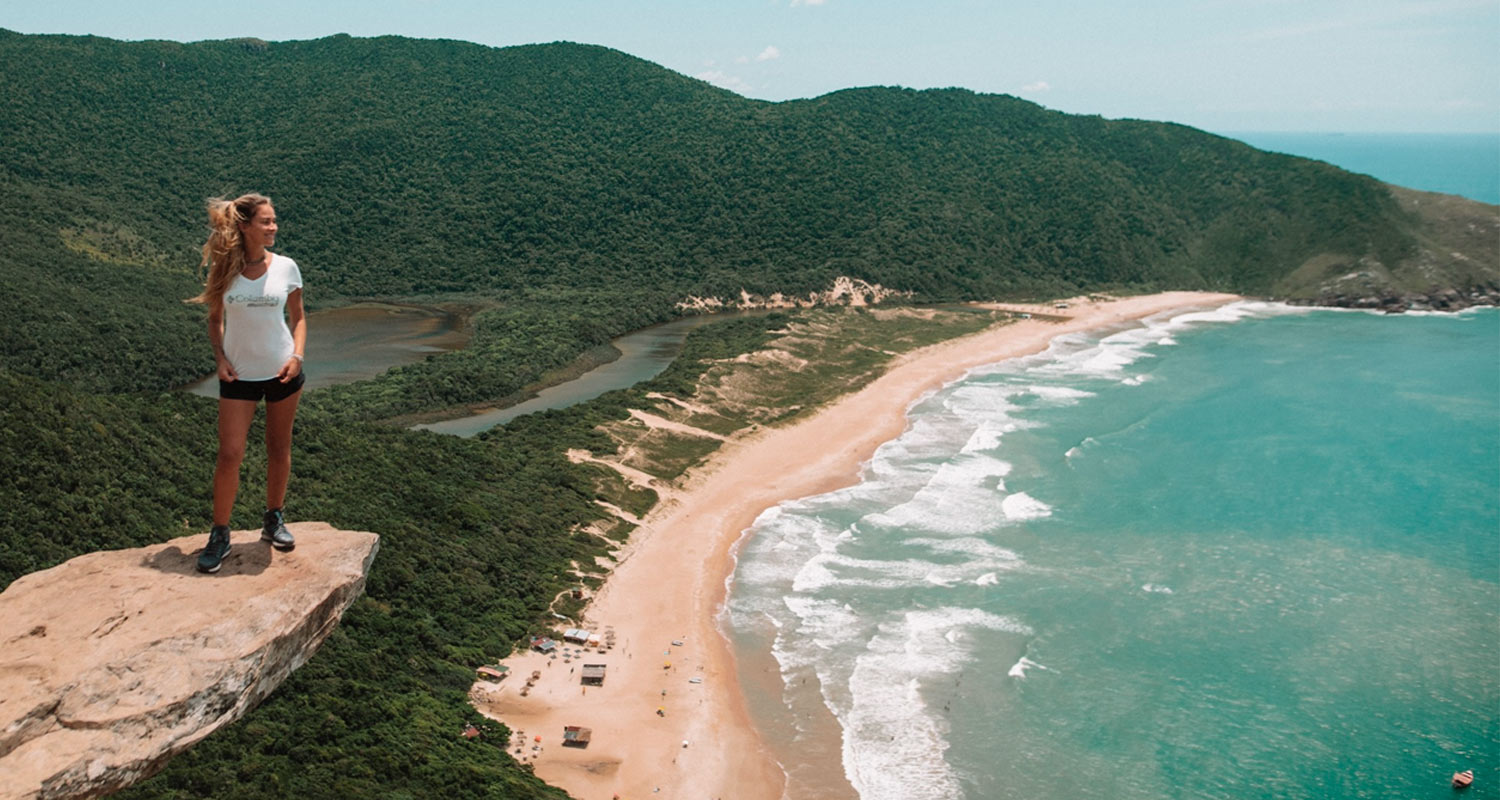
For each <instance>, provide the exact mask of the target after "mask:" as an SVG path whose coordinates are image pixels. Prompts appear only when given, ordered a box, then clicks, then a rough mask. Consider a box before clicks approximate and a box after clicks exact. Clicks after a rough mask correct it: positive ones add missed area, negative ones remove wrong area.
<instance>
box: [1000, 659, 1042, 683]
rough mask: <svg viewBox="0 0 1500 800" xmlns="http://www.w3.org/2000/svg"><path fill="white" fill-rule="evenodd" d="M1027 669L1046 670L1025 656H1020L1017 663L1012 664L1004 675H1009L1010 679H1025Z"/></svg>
mask: <svg viewBox="0 0 1500 800" xmlns="http://www.w3.org/2000/svg"><path fill="white" fill-rule="evenodd" d="M1028 669H1040V670H1045V669H1047V668H1046V667H1044V666H1042V665H1041V664H1038V663H1036V662H1035V661H1032V660H1031V659H1029V658H1027V657H1025V656H1022V657H1021V660H1020V661H1017V662H1016V663H1014V664H1012V665H1011V667H1010V671H1009V672H1007V673H1005V674H1006V675H1009V676H1010V677H1012V678H1017V679H1025V678H1026V670H1028Z"/></svg>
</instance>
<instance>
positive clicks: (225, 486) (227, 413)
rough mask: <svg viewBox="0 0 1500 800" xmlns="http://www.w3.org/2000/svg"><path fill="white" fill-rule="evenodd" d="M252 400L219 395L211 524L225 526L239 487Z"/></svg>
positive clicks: (250, 420) (252, 417) (252, 405)
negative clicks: (217, 439) (217, 454)
mask: <svg viewBox="0 0 1500 800" xmlns="http://www.w3.org/2000/svg"><path fill="white" fill-rule="evenodd" d="M255 405H256V404H255V401H254V400H230V399H228V398H224V397H221V398H219V457H218V459H217V460H216V461H215V462H214V524H215V525H228V524H229V514H230V512H231V511H232V510H233V509H234V496H235V494H236V493H237V492H239V490H240V462H241V461H243V460H244V459H245V437H247V436H249V435H250V423H251V422H252V421H254V420H255Z"/></svg>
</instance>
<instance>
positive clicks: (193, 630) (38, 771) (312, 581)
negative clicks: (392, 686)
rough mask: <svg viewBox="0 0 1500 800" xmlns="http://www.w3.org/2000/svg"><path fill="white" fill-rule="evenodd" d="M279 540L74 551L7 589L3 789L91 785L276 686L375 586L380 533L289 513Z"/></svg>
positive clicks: (190, 540)
mask: <svg viewBox="0 0 1500 800" xmlns="http://www.w3.org/2000/svg"><path fill="white" fill-rule="evenodd" d="M288 527H289V528H290V529H291V530H292V532H293V533H294V534H295V535H296V537H297V549H295V550H293V551H291V552H287V553H282V552H278V551H273V550H272V549H271V548H270V546H269V545H267V544H265V543H263V542H261V541H260V532H259V531H236V532H235V533H234V534H233V537H232V539H231V541H232V543H233V550H232V551H231V552H230V554H229V557H228V558H226V559H225V561H224V567H223V569H222V570H221V571H220V572H219V573H218V574H216V575H202V574H199V573H198V572H196V571H195V568H194V561H195V560H196V558H197V553H198V551H199V550H201V549H202V547H203V545H204V544H205V543H206V542H207V538H208V537H207V535H206V534H197V535H195V536H187V537H183V538H180V539H174V540H172V541H170V542H166V543H163V544H158V545H153V546H150V547H142V548H136V549H132V550H112V551H106V552H98V553H89V554H87V555H83V556H79V557H77V558H74V559H72V560H70V561H67V562H65V563H63V564H59V565H58V566H56V567H53V568H51V569H47V570H42V571H40V572H34V573H32V574H30V575H27V576H24V577H22V578H20V579H18V580H16V581H15V582H14V583H12V584H11V585H10V586H9V587H8V588H6V590H5V591H4V592H3V593H0V776H4V778H3V780H0V798H53V797H96V796H99V795H102V794H107V793H109V792H113V791H116V790H118V789H121V788H124V787H125V786H129V785H130V784H132V783H135V782H136V781H139V780H141V779H143V778H146V777H149V776H150V775H152V774H153V773H155V772H156V771H157V770H159V769H161V768H162V767H163V766H164V765H165V764H166V763H167V761H168V760H170V759H171V758H172V756H174V755H176V754H178V753H180V752H182V751H183V750H185V749H187V748H188V747H190V746H192V745H193V744H194V743H195V742H197V741H198V740H200V739H202V738H203V737H205V736H207V735H208V734H209V733H211V732H213V731H214V730H216V729H218V728H219V727H221V726H223V725H226V724H228V723H230V722H232V721H234V720H236V719H238V718H239V717H240V716H242V715H244V713H245V712H246V711H248V710H250V709H251V708H254V707H255V705H256V704H257V703H259V702H260V701H261V700H263V699H265V698H266V696H267V695H269V694H270V693H271V692H272V691H273V690H274V689H275V688H276V687H277V686H278V685H280V684H281V682H282V681H283V680H285V679H286V677H287V675H289V674H291V672H292V671H293V670H295V669H297V668H298V667H300V666H302V664H304V663H305V662H306V661H307V659H308V658H309V657H311V655H312V654H313V652H314V651H316V650H317V648H318V645H320V644H321V643H322V642H323V640H324V639H325V638H327V636H328V634H329V633H331V632H332V631H333V629H334V627H335V626H336V625H337V624H338V620H339V617H340V616H341V615H342V614H343V613H344V610H345V609H346V608H348V607H349V605H350V604H351V603H353V602H354V600H355V598H357V597H358V596H359V594H360V593H361V592H362V591H363V590H364V583H365V575H366V573H367V572H368V570H369V568H370V563H371V561H373V560H374V558H375V552H376V550H377V549H378V547H379V537H378V536H376V535H375V534H373V533H362V532H354V531H340V530H335V529H334V528H332V527H330V526H328V525H326V524H324V523H318V522H310V523H295V524H292V525H289V526H288Z"/></svg>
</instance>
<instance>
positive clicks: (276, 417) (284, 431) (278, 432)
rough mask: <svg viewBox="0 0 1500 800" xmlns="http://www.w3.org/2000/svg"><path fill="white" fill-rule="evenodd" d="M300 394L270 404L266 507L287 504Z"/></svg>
mask: <svg viewBox="0 0 1500 800" xmlns="http://www.w3.org/2000/svg"><path fill="white" fill-rule="evenodd" d="M301 399H302V390H301V389H298V390H297V393H296V394H293V395H292V396H290V397H286V398H283V399H281V400H277V401H276V402H274V403H271V402H267V403H266V508H268V509H276V508H281V506H282V504H284V503H285V502H286V484H287V481H288V480H289V479H290V478H291V475H292V423H293V422H294V421H296V419H297V403H298V401H300V400H301Z"/></svg>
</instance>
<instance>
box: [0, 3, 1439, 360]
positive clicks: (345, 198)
mask: <svg viewBox="0 0 1500 800" xmlns="http://www.w3.org/2000/svg"><path fill="white" fill-rule="evenodd" d="M0 80H3V82H4V85H5V86H6V102H5V103H4V104H3V105H0V130H4V131H5V135H4V136H3V137H0V198H3V199H0V204H3V205H0V215H3V218H4V219H5V227H6V230H5V237H4V243H3V244H0V270H3V273H0V274H3V275H4V277H5V278H6V281H7V283H8V284H9V285H12V286H20V287H23V288H22V291H20V292H19V293H9V294H7V296H6V298H5V299H4V300H0V313H3V315H4V318H5V319H6V320H7V322H8V323H13V324H15V325H16V327H17V328H18V329H19V331H20V332H19V335H18V336H17V343H16V347H15V349H14V350H13V351H12V352H9V353H7V354H6V355H5V356H4V359H5V361H4V363H5V364H7V365H9V366H11V367H12V368H16V369H20V370H23V371H25V372H28V373H30V374H33V375H37V376H40V377H49V376H60V375H68V376H72V377H78V378H80V379H86V375H84V374H82V373H81V372H80V371H79V370H78V369H76V365H72V364H69V363H67V362H66V360H64V358H63V357H62V356H59V355H58V353H59V351H62V352H69V351H71V352H78V351H79V347H77V346H69V345H80V344H81V346H82V348H83V349H84V350H89V349H91V348H93V347H97V346H101V345H99V344H98V342H100V341H103V342H117V343H118V344H112V345H109V346H108V347H107V348H106V349H105V350H104V351H103V352H101V353H100V355H101V356H103V358H101V359H98V360H103V361H108V362H109V363H110V364H111V369H117V370H119V371H120V372H121V373H122V375H123V373H126V372H128V371H130V370H131V369H134V368H135V365H134V364H133V363H132V362H135V361H139V362H142V367H143V368H144V369H146V370H148V371H150V372H152V373H154V374H153V375H152V376H151V378H150V379H149V380H144V381H141V380H137V381H136V382H135V383H131V384H129V385H132V386H139V387H140V388H146V387H147V386H159V385H164V384H169V383H171V382H173V381H177V380H185V379H186V378H187V377H189V376H190V375H191V374H192V373H194V372H200V373H201V372H202V371H203V367H204V366H205V362H204V360H203V358H202V356H201V355H199V356H198V357H197V358H196V360H195V361H194V362H193V363H191V364H188V363H183V358H184V356H183V354H184V353H186V352H189V351H188V350H187V349H186V348H182V347H180V346H179V345H180V343H181V342H182V341H185V340H187V339H188V338H189V337H191V336H194V335H196V331H190V330H187V327H186V326H188V325H189V324H191V323H193V322H194V321H195V320H196V319H198V317H197V316H195V312H196V311H197V310H196V309H181V308H176V307H175V306H174V305H173V301H174V298H175V297H178V296H186V295H187V294H190V293H191V289H192V273H193V267H194V264H195V263H196V258H195V253H194V247H195V245H196V244H197V243H198V242H199V240H200V236H201V232H202V222H201V220H200V218H201V216H202V209H201V206H202V200H203V198H204V197H205V196H206V195H209V194H215V193H222V192H239V191H245V190H258V191H263V192H265V193H267V194H270V195H271V196H272V197H273V198H275V200H276V201H277V209H278V212H279V214H280V216H281V218H282V220H283V225H282V235H281V239H280V242H279V243H280V245H281V247H282V249H283V250H285V251H286V252H287V253H289V254H291V255H293V256H294V257H296V258H297V259H298V260H299V261H300V262H301V263H302V264H304V265H305V268H306V269H307V271H308V272H309V274H310V277H311V279H312V282H311V284H310V292H309V294H310V300H311V301H312V302H314V303H318V302H326V301H327V300H329V299H330V298H333V297H338V296H345V297H371V296H378V297H394V296H414V295H433V294H443V293H448V294H451V293H474V292H479V293H485V294H489V295H491V296H496V297H508V296H513V294H514V293H516V292H517V291H520V290H522V289H535V288H537V287H554V288H557V289H575V288H579V287H586V288H589V289H593V290H603V291H605V292H608V291H611V290H614V289H618V288H621V287H626V286H629V287H632V288H634V289H642V288H649V289H652V290H656V291H658V292H659V293H660V300H661V302H660V304H659V305H657V306H656V308H657V309H658V313H664V312H665V311H666V310H667V309H669V308H670V299H669V298H676V297H681V296H683V295H685V294H688V293H692V294H698V295H703V294H714V295H726V296H727V295H731V294H734V295H737V294H738V291H739V290H740V289H741V288H745V289H748V290H750V291H752V292H757V293H767V292H771V291H798V292H805V291H809V290H813V289H820V288H823V287H825V286H826V285H827V284H828V283H829V282H830V281H831V280H832V279H833V278H834V277H836V276H838V275H851V276H854V277H859V278H864V279H866V280H870V281H873V282H878V283H881V284H884V285H886V286H889V287H893V288H896V289H902V290H910V291H914V292H915V293H916V297H917V298H918V299H925V300H938V299H953V298H976V297H999V296H1020V295H1046V294H1058V293H1068V292H1074V291H1078V290H1081V289H1091V288H1104V287H1112V288H1120V287H1127V288H1159V287H1174V288H1213V289H1228V290H1234V291H1241V292H1251V293H1265V292H1268V291H1271V290H1272V289H1273V287H1275V286H1276V284H1277V281H1278V280H1279V279H1280V278H1282V277H1283V276H1286V275H1288V274H1290V273H1292V272H1293V271H1294V270H1296V269H1297V268H1298V267H1300V266H1302V265H1303V264H1304V263H1306V262H1307V261H1308V260H1309V259H1310V258H1313V257H1315V256H1328V255H1329V254H1335V255H1336V256H1337V257H1336V258H1334V259H1333V260H1334V261H1335V262H1337V264H1336V266H1343V265H1345V264H1348V263H1352V262H1353V261H1355V260H1357V259H1360V258H1364V257H1369V258H1371V259H1374V260H1376V261H1379V262H1381V263H1385V264H1393V263H1395V262H1396V261H1399V260H1400V259H1401V258H1402V257H1403V255H1404V254H1405V253H1407V252H1409V251H1410V249H1411V247H1412V243H1413V239H1412V236H1411V235H1410V234H1409V233H1408V228H1410V222H1411V221H1410V217H1409V215H1407V214H1405V213H1404V212H1402V211H1401V210H1400V209H1399V208H1398V207H1397V205H1396V203H1394V202H1393V201H1392V199H1391V198H1390V196H1389V194H1388V193H1387V191H1386V190H1385V188H1384V187H1383V185H1381V184H1379V183H1377V182H1376V181H1374V180H1372V179H1370V178H1367V177H1364V176H1358V175H1352V174H1349V173H1346V172H1343V171H1341V170H1338V169H1336V168H1334V167H1331V166H1329V165H1326V164H1322V163H1319V162H1313V161H1308V160H1305V159H1299V158H1294V157H1290V156H1284V155H1275V154H1268V153H1263V152H1260V151H1257V150H1255V149H1253V148H1250V147H1249V146H1246V145H1244V144H1241V143H1239V142H1236V141H1233V140H1229V139H1225V138H1222V137H1218V136H1214V135H1211V134H1207V133H1204V132H1201V131H1197V130H1193V129H1191V128H1187V127H1183V126H1179V125H1171V124H1164V123H1151V122H1137V121H1129V120H1125V121H1112V120H1104V119H1101V118H1098V117H1087V116H1075V115H1068V114H1063V113H1059V112H1055V111H1048V110H1046V109H1044V108H1041V107H1040V106H1037V105H1035V104H1032V103H1029V102H1026V101H1023V100H1019V99H1017V98H1014V97H1008V96H995V95H979V94H975V93H972V92H968V91H963V90H956V89H955V90H943V91H923V92H916V91H909V90H902V89H888V88H870V89H853V90H848V91H843V92H838V93H834V94H831V95H827V96H824V97H819V98H816V99H812V100H802V101H792V102H784V103H766V102H760V101H754V100H748V99H745V98H742V97H739V96H737V95H735V94H732V93H730V92H727V91H723V90H720V89H716V88H714V87H711V86H709V85H707V84H705V83H702V82H700V81H697V80H694V79H691V78H687V77H685V76H682V75H679V74H676V73H673V72H671V71H668V70H665V69H663V68H661V67H658V66H656V65H653V64H650V63H648V62H645V61H642V60H640V59H636V58H633V57H631V56H628V55H625V54H623V53H619V52H616V51H613V50H609V49H606V48H602V47H594V46H585V45H574V44H552V45H536V46H525V47H512V48H505V49H494V48H488V47H482V46H478V45H472V44H466V43H461V42H453V41H426V40H411V39H401V38H394V37H392V38H381V39H354V38H350V37H347V36H335V37H331V38H327V39H320V40H315V41H304V42H285V43H266V42H261V41H257V40H236V41H218V42H198V43H193V44H179V43H173V42H130V43H126V42H118V41H112V40H108V39H101V38H95V37H70V36H29V35H21V34H16V33H12V32H8V31H0ZM120 267H126V269H124V270H121V269H120ZM81 308H87V309H88V313H87V314H78V311H79V309H81ZM606 313H607V312H606ZM127 320H150V321H151V326H152V328H153V329H154V330H153V334H152V336H151V337H145V336H144V334H139V333H136V332H134V331H129V330H126V331H122V330H120V327H121V326H124V327H127V328H128V327H129V325H128V324H126V321H127ZM602 325H603V327H604V328H606V329H611V330H610V332H612V333H617V332H618V329H616V326H614V325H611V324H610V321H609V320H607V319H606V320H604V321H603V322H602ZM158 334H159V335H158ZM148 338H149V339H150V340H151V341H162V342H170V343H171V344H170V346H168V347H165V348H164V349H162V350H160V351H156V350H153V349H152V347H151V345H150V344H149V343H148V342H147V341H146V339H148ZM91 340H93V341H92V342H91ZM58 345H64V346H63V347H58ZM85 372H86V370H85Z"/></svg>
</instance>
